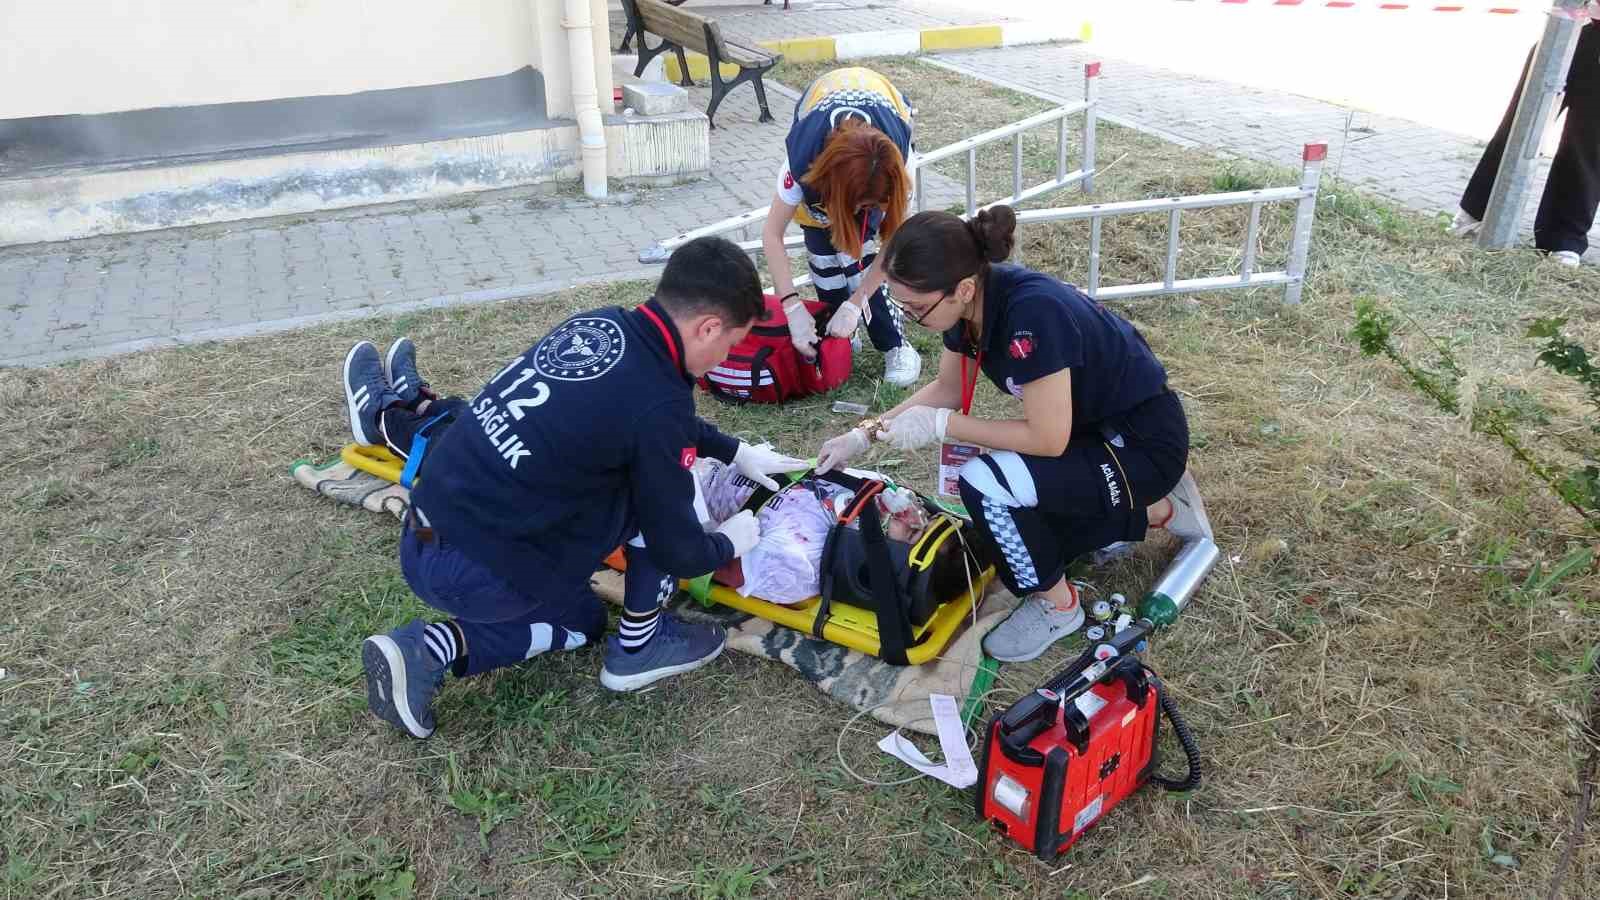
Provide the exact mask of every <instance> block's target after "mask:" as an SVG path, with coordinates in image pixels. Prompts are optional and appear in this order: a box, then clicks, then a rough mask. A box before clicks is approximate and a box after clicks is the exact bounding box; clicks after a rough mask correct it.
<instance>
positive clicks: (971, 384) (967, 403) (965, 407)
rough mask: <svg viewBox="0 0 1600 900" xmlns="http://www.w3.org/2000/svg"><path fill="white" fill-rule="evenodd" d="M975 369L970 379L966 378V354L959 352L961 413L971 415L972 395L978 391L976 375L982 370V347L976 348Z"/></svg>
mask: <svg viewBox="0 0 1600 900" xmlns="http://www.w3.org/2000/svg"><path fill="white" fill-rule="evenodd" d="M973 368H974V369H975V370H976V371H974V372H973V373H972V380H971V381H968V380H967V355H966V354H965V353H963V354H961V414H962V415H963V416H970V415H972V395H973V394H976V393H977V392H978V376H979V375H980V374H982V372H983V348H982V347H979V348H978V360H977V365H975V366H973Z"/></svg>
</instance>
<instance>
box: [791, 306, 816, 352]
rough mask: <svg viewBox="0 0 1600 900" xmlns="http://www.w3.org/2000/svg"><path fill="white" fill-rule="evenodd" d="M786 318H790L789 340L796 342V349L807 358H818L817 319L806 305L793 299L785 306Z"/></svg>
mask: <svg viewBox="0 0 1600 900" xmlns="http://www.w3.org/2000/svg"><path fill="white" fill-rule="evenodd" d="M783 316H784V318H786V319H788V320H789V341H790V342H791V343H793V344H794V349H796V350H798V351H800V355H801V356H804V357H805V358H806V359H816V358H817V343H818V341H820V340H821V339H820V338H818V337H817V320H816V319H815V318H813V317H812V315H811V313H809V312H807V311H806V305H805V304H804V303H801V302H800V301H799V300H793V301H791V302H790V303H789V305H788V306H785V307H784V308H783Z"/></svg>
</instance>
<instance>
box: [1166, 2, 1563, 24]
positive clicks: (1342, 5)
mask: <svg viewBox="0 0 1600 900" xmlns="http://www.w3.org/2000/svg"><path fill="white" fill-rule="evenodd" d="M1178 2H1180V3H1204V2H1207V0H1178ZM1211 2H1216V3H1222V4H1225V5H1228V6H1244V5H1247V4H1248V5H1253V6H1299V7H1306V8H1311V9H1378V10H1385V11H1391V12H1398V11H1401V10H1409V11H1411V12H1439V13H1488V14H1490V15H1500V16H1514V15H1517V14H1519V13H1548V12H1550V11H1551V8H1550V7H1549V6H1547V5H1542V4H1537V3H1535V4H1529V5H1523V6H1466V5H1463V4H1459V3H1439V2H1433V3H1426V2H1424V3H1402V2H1382V0H1211ZM1563 12H1564V13H1565V14H1566V15H1567V16H1568V17H1569V18H1573V19H1579V20H1584V19H1588V18H1590V16H1591V15H1592V14H1591V13H1590V12H1589V11H1588V10H1582V9H1579V10H1566V11H1563Z"/></svg>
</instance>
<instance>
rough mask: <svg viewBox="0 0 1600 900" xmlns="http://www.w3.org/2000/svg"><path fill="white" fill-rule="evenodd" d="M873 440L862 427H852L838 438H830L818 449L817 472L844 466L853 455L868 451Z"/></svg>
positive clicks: (829, 470) (820, 472)
mask: <svg viewBox="0 0 1600 900" xmlns="http://www.w3.org/2000/svg"><path fill="white" fill-rule="evenodd" d="M871 445H872V441H871V439H870V438H868V437H867V433H866V432H865V431H863V430H861V429H860V428H852V429H850V430H849V431H847V432H845V433H844V434H841V435H839V436H838V437H836V438H829V439H828V440H826V441H824V442H823V444H822V449H821V450H819V451H817V474H819V475H820V474H822V473H824V472H831V471H833V470H834V469H842V468H844V464H845V463H847V462H849V461H850V460H851V459H852V458H853V457H856V456H860V455H861V454H863V453H865V452H867V448H868V447H869V446H871Z"/></svg>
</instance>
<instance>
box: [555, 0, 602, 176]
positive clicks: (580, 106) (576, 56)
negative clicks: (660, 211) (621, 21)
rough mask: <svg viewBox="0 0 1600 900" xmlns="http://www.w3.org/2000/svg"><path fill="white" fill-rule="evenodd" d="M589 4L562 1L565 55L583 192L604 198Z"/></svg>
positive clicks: (600, 124)
mask: <svg viewBox="0 0 1600 900" xmlns="http://www.w3.org/2000/svg"><path fill="white" fill-rule="evenodd" d="M589 10H590V6H589V0H566V16H565V17H564V18H563V19H562V21H561V26H562V27H563V28H565V29H567V55H568V56H569V57H571V63H572V72H571V75H572V109H573V113H574V115H576V116H577V117H578V142H579V147H580V150H581V153H582V163H583V192H584V193H585V194H587V195H588V196H590V197H596V198H599V197H604V196H605V195H606V131H605V125H604V123H603V122H602V121H601V119H600V101H599V97H598V96H597V95H596V93H595V86H594V85H595V73H594V34H593V28H594V25H593V20H592V19H591V17H590V14H589Z"/></svg>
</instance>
